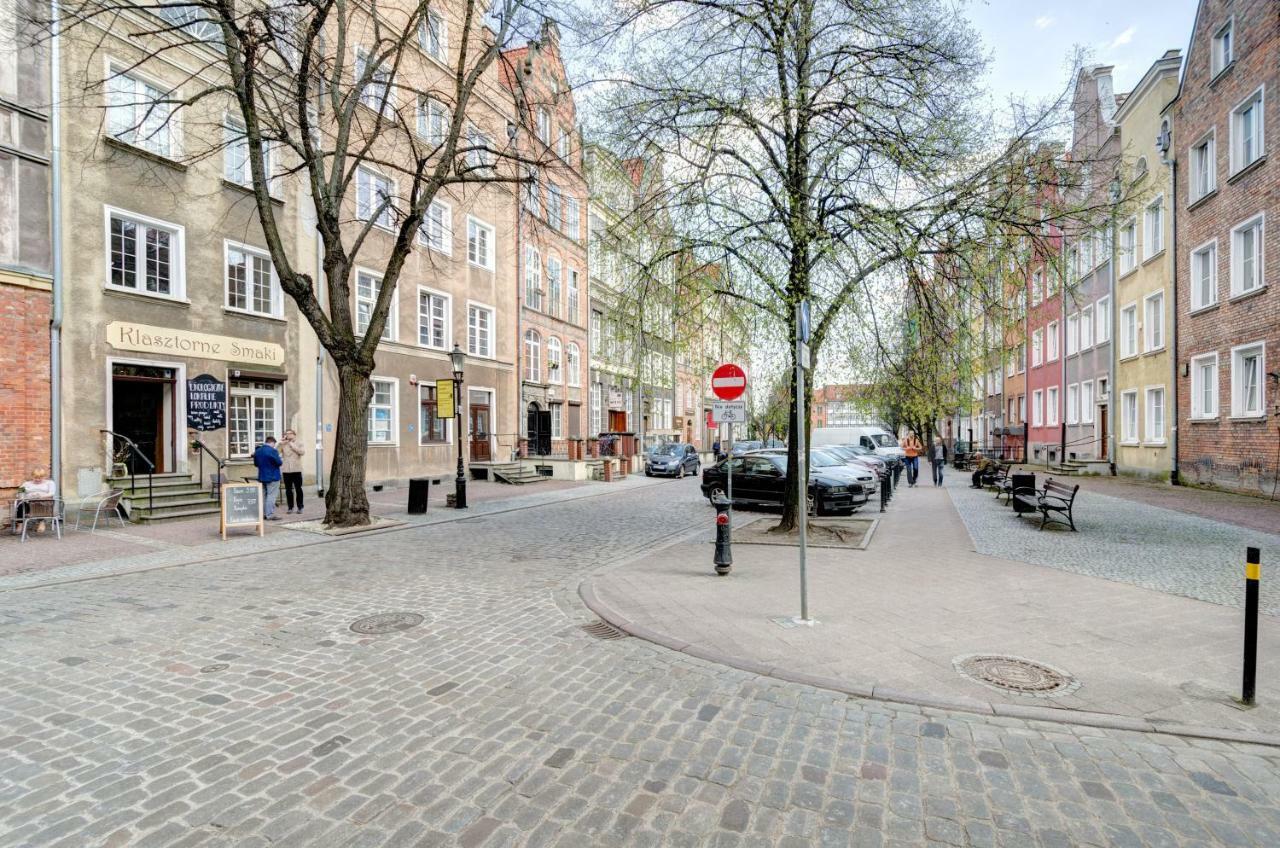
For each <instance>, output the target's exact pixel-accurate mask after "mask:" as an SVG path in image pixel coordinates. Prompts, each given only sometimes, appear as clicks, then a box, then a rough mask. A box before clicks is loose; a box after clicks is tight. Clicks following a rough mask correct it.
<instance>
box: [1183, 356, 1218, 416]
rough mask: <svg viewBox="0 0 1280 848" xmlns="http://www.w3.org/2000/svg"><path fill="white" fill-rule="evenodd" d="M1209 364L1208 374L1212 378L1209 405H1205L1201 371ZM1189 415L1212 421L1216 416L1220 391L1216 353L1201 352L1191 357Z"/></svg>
mask: <svg viewBox="0 0 1280 848" xmlns="http://www.w3.org/2000/svg"><path fill="white" fill-rule="evenodd" d="M1206 365H1207V366H1209V375H1210V377H1211V379H1212V385H1211V386H1209V388H1210V400H1211V401H1212V403H1211V405H1210V406H1208V407H1206V406H1205V404H1204V395H1205V391H1204V390H1205V388H1206V387H1205V385H1204V379H1203V376H1202V375H1201V371H1202V370H1203V369H1204V366H1206ZM1190 370H1191V417H1192V419H1194V420H1196V421H1212V420H1214V419H1215V418H1217V417H1218V404H1219V398H1220V396H1219V392H1220V391H1221V382H1220V373H1221V372H1220V371H1219V362H1218V353H1217V351H1214V352H1213V353H1203V354H1201V355H1199V356H1193V357H1191V365H1190Z"/></svg>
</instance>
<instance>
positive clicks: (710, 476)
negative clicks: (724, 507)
mask: <svg viewBox="0 0 1280 848" xmlns="http://www.w3.org/2000/svg"><path fill="white" fill-rule="evenodd" d="M731 463H732V467H733V502H734V504H761V505H765V506H781V505H782V501H783V495H784V492H785V487H786V484H787V457H786V455H785V454H783V455H778V454H767V453H752V454H747V455H746V456H734V457H730V458H729V459H726V460H723V461H722V462H717V463H716V464H715V465H710V466H707V467H706V468H705V469H703V472H702V494H703V495H705V496H706V498H707V499H708V500H710V499H711V497H712V496H713V495H715V494H716V493H717V492H723V493H725V494H728V488H729V487H728V480H727V477H726V475H727V473H728V469H729V466H730V464H731ZM867 497H868V496H867V490H866V488H865V487H864V486H862V485H861V484H858V483H854V482H853V481H851V480H849V479H847V478H846V477H842V476H836V475H835V474H830V473H826V472H825V471H824V470H823V469H821V468H811V469H810V470H809V509H810V510H811V511H816V512H817V513H818V515H849V514H851V513H852V512H853V511H854V510H855V509H857V508H858V507H860V506H862V505H863V504H865V503H866V502H867Z"/></svg>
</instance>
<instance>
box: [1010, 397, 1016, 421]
mask: <svg viewBox="0 0 1280 848" xmlns="http://www.w3.org/2000/svg"><path fill="white" fill-rule="evenodd" d="M1017 405H1018V401H1017V400H1016V399H1014V398H1009V423H1010V424H1017V423H1018V419H1017V417H1016V416H1015V412H1016V410H1017Z"/></svg>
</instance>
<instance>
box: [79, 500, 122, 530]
mask: <svg viewBox="0 0 1280 848" xmlns="http://www.w3.org/2000/svg"><path fill="white" fill-rule="evenodd" d="M123 496H124V489H106V490H104V491H101V492H98V494H96V495H90V496H89V497H87V498H85V499H84V500H82V501H80V506H79V507H77V508H76V524H75V528H74V529H76V530H79V529H80V519H82V518H83V517H84V515H85V513H86V512H92V513H93V524H92V525H90V527H89V532H90V533H92V532H93V531H95V530H97V529H98V521H99V520H101V521H102V522H103V526H104V527H110V526H111V516H113V515H114V516H115V517H116V521H119V522H120V526H121V527H123V526H124V519H123V518H121V517H120V498H121V497H123Z"/></svg>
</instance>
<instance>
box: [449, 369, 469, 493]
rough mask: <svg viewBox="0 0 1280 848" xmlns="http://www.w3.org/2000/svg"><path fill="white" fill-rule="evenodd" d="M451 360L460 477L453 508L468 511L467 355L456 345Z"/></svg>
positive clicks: (457, 481) (455, 487) (455, 490)
mask: <svg viewBox="0 0 1280 848" xmlns="http://www.w3.org/2000/svg"><path fill="white" fill-rule="evenodd" d="M449 359H451V360H452V361H453V410H454V414H456V415H457V416H458V428H457V434H458V476H457V478H456V479H455V480H454V483H453V486H454V488H453V506H454V508H455V509H466V508H467V475H466V472H465V471H464V470H463V467H462V366H463V365H465V364H466V361H467V355H466V354H465V353H463V352H462V348H460V347H458V346H457V345H456V344H455V345H454V346H453V352H452V353H450V354H449Z"/></svg>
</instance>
